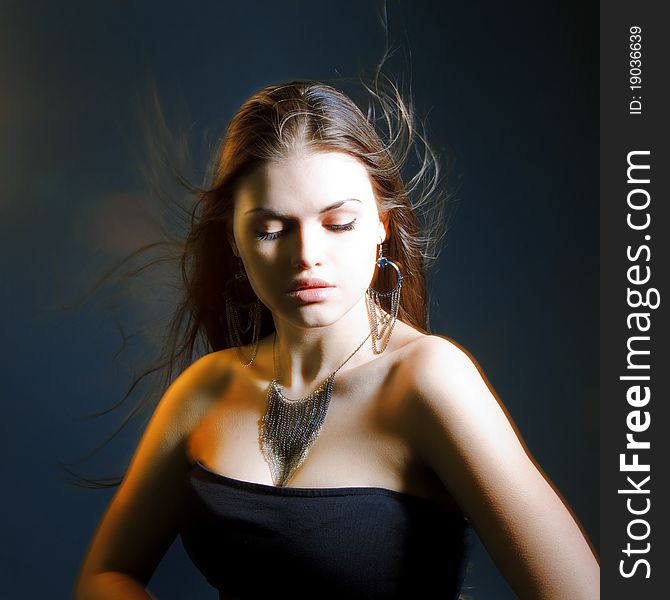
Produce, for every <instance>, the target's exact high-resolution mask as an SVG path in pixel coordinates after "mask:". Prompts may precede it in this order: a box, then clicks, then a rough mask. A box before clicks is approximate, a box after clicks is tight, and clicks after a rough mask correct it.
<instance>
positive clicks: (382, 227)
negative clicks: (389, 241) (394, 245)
mask: <svg viewBox="0 0 670 600" xmlns="http://www.w3.org/2000/svg"><path fill="white" fill-rule="evenodd" d="M388 227H389V226H388V213H385V214H383V215H380V216H379V230H378V232H377V243H378V244H382V243H384V242H385V241H386V238H387V237H388Z"/></svg>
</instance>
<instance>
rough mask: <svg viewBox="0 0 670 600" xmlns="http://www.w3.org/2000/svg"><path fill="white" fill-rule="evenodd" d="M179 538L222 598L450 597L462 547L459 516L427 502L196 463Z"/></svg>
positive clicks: (466, 541)
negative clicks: (236, 473)
mask: <svg viewBox="0 0 670 600" xmlns="http://www.w3.org/2000/svg"><path fill="white" fill-rule="evenodd" d="M179 534H180V536H181V539H182V542H183V544H184V547H185V549H186V551H187V552H188V554H189V556H190V557H191V559H192V560H193V562H194V563H195V565H196V566H197V567H198V569H199V570H200V571H201V572H202V573H203V574H204V576H205V577H206V578H207V581H209V583H210V584H211V585H212V586H214V587H215V588H217V589H218V590H219V598H221V599H222V600H223V599H225V600H249V599H255V598H263V599H264V600H267V599H268V598H273V597H277V595H278V594H279V595H281V596H284V595H286V596H288V597H289V598H292V599H294V600H300V599H307V598H310V599H311V598H315V597H316V598H346V599H358V598H361V599H363V598H366V599H367V598H370V599H379V600H381V599H384V600H388V599H391V598H394V599H396V598H437V597H439V598H457V597H458V592H459V590H460V588H461V584H462V582H463V577H464V575H465V563H466V559H467V555H468V551H469V548H470V543H471V528H470V524H469V522H468V521H467V519H466V518H465V517H464V516H463V515H462V514H461V513H460V512H453V511H450V510H449V509H447V508H445V507H444V506H442V505H441V504H439V503H437V502H435V501H432V500H429V499H425V498H419V497H418V496H414V495H411V494H406V493H402V492H397V491H395V490H389V489H385V488H378V487H343V488H287V487H276V486H272V485H266V484H261V483H255V482H250V481H241V480H239V479H233V478H231V477H227V476H225V475H221V474H219V473H215V472H213V471H211V470H210V469H208V468H207V467H206V466H205V465H203V464H202V463H200V462H196V463H194V464H193V466H192V468H191V470H190V472H189V478H188V493H187V502H186V507H185V509H184V511H183V513H182V516H181V522H180V526H179ZM280 592H281V594H280Z"/></svg>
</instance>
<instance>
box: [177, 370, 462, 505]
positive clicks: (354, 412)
mask: <svg viewBox="0 0 670 600" xmlns="http://www.w3.org/2000/svg"><path fill="white" fill-rule="evenodd" d="M406 388H407V385H406V382H405V381H402V375H401V370H400V369H397V368H396V367H394V366H393V365H390V364H388V363H387V364H383V363H377V364H375V365H363V366H362V367H359V368H356V369H352V370H351V371H350V372H345V373H342V374H341V375H338V377H337V378H336V379H335V383H334V386H333V391H332V395H331V399H330V402H329V404H328V407H327V410H326V413H325V417H324V418H323V422H322V425H321V428H320V430H319V433H318V435H317V437H316V439H315V441H314V442H313V443H312V445H311V446H310V448H309V451H308V454H307V457H306V458H305V460H304V462H303V463H302V465H301V466H300V467H299V468H298V469H297V470H296V471H295V473H294V474H293V476H292V477H291V479H290V480H289V482H288V484H287V485H288V486H290V487H308V488H311V487H356V486H361V487H382V488H387V489H391V490H396V491H402V492H406V493H410V494H414V495H417V496H421V497H429V498H433V499H437V500H441V501H443V502H445V504H448V505H450V506H452V508H453V507H455V503H454V502H453V500H452V499H451V497H450V496H449V495H448V494H447V493H446V490H444V488H443V486H442V485H441V483H440V482H439V481H438V480H437V479H436V478H435V476H434V475H433V474H432V472H430V471H429V470H427V469H426V468H425V466H424V465H422V464H421V463H420V462H419V461H417V459H416V453H415V452H414V451H413V449H412V447H411V445H410V444H409V442H408V439H410V436H409V435H408V431H407V428H408V427H410V426H411V418H408V415H407V409H406V404H407V403H406V398H405V397H404V394H405V393H406V392H405V389H406ZM267 406H268V382H266V381H262V380H258V379H254V378H253V377H249V376H245V375H243V374H239V375H237V376H234V377H232V378H231V379H230V381H229V383H228V385H227V387H226V389H225V390H222V391H220V392H219V393H218V394H217V395H216V396H215V397H213V399H212V401H211V405H210V408H209V410H208V411H207V412H206V414H205V416H204V417H203V418H202V419H201V421H200V422H199V424H198V425H197V426H196V427H195V429H194V430H193V431H192V432H191V434H190V436H189V438H188V453H189V455H190V458H191V460H192V461H193V460H196V459H197V460H199V461H200V462H202V463H204V464H205V465H207V466H208V467H209V468H210V469H212V470H213V471H216V472H218V473H221V474H223V475H226V476H228V477H232V478H235V479H241V480H245V481H253V482H258V483H265V484H272V478H271V474H270V467H269V465H268V463H267V462H266V460H265V458H264V456H263V453H262V450H261V429H260V427H261V420H262V418H263V415H264V414H265V412H266V409H267Z"/></svg>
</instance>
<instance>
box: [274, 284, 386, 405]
mask: <svg viewBox="0 0 670 600" xmlns="http://www.w3.org/2000/svg"><path fill="white" fill-rule="evenodd" d="M275 327H276V336H277V337H276V340H273V342H271V343H270V346H271V345H272V343H274V345H275V347H274V356H275V360H276V367H275V369H274V371H275V373H274V377H275V378H276V379H277V380H278V382H279V384H280V385H281V386H282V388H283V390H284V392H285V393H286V395H287V396H288V397H303V396H306V395H307V394H309V393H310V392H312V391H313V390H314V389H315V388H316V387H317V386H318V385H319V384H320V383H321V382H322V381H323V380H324V379H325V378H326V377H328V376H329V375H330V374H331V373H332V372H333V371H334V370H335V369H337V368H338V367H340V365H342V363H344V362H345V361H347V358H348V357H349V356H350V355H351V353H352V352H354V350H356V348H357V347H358V346H359V344H360V343H361V342H362V341H363V340H364V339H365V337H366V336H367V335H369V333H370V324H369V320H368V313H367V309H366V305H365V297H363V298H362V299H361V301H360V302H359V303H358V304H356V305H355V306H354V307H353V308H352V309H351V310H350V311H349V312H347V313H346V314H345V315H343V316H342V317H341V318H340V319H339V320H338V321H336V322H335V323H332V324H330V325H326V326H323V327H310V328H305V327H297V326H295V325H294V324H292V323H289V322H287V321H284V320H281V319H277V318H275ZM272 337H274V336H272ZM270 352H272V348H270ZM372 357H373V352H372V347H371V344H370V343H367V344H363V346H361V348H360V349H359V350H358V351H357V352H356V353H355V354H354V355H353V356H352V357H351V358H350V359H349V360H348V361H347V362H346V364H345V365H344V366H343V367H342V368H343V369H348V368H352V367H354V366H357V365H359V364H363V363H365V362H368V361H369V360H370V359H371V358H372ZM270 360H272V356H270ZM271 364H273V363H271Z"/></svg>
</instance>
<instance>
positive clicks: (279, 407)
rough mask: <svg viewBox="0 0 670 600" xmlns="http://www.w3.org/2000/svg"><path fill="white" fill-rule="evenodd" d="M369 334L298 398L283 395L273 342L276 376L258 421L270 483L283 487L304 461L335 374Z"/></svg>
mask: <svg viewBox="0 0 670 600" xmlns="http://www.w3.org/2000/svg"><path fill="white" fill-rule="evenodd" d="M371 335H372V332H370V333H369V334H368V335H367V336H366V338H365V339H364V340H363V341H362V342H361V343H360V344H359V345H358V347H357V348H356V350H354V351H353V352H352V353H351V354H350V355H349V356H348V358H347V360H345V361H344V362H343V363H342V364H341V365H340V366H339V367H337V369H335V370H334V371H333V372H332V373H331V374H330V375H329V376H328V377H326V379H324V380H323V382H322V383H321V385H319V387H318V388H316V390H314V391H313V392H312V393H311V394H309V395H307V396H305V397H303V398H297V399H291V398H287V397H286V396H284V394H283V393H282V390H281V386H280V385H279V382H278V381H277V373H278V372H279V369H278V366H277V357H276V355H275V343H276V341H277V332H276V331H275V337H274V340H273V342H272V357H273V359H274V369H275V370H274V373H275V377H274V378H273V379H272V382H271V383H270V385H269V386H268V393H267V399H268V402H267V407H266V409H265V414H264V415H263V417H262V419H261V428H260V429H261V431H260V444H261V450H262V451H263V456H265V460H266V461H267V462H268V464H269V465H270V471H271V473H272V481H273V482H274V484H275V485H276V486H282V487H283V486H285V485H286V483H287V482H288V480H289V479H290V478H291V476H292V475H293V473H294V472H295V471H296V469H297V468H298V467H299V466H300V465H301V464H302V463H303V462H304V461H305V459H306V458H307V453H308V452H309V449H310V447H311V446H312V444H313V443H314V440H315V439H316V438H317V436H318V435H319V432H320V431H321V427H322V425H323V421H324V419H325V417H326V412H327V411H328V406H329V404H330V398H331V396H332V393H333V384H334V382H335V374H336V373H337V372H338V371H339V370H340V369H341V368H342V367H343V366H344V365H345V364H346V363H347V361H348V360H349V359H350V358H351V357H352V356H353V355H354V354H356V352H358V351H359V350H360V349H361V347H362V346H363V344H365V342H366V341H367V340H368V339H369V337H370V336H371Z"/></svg>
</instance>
